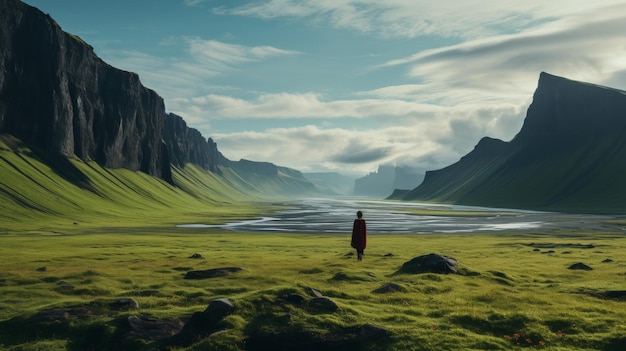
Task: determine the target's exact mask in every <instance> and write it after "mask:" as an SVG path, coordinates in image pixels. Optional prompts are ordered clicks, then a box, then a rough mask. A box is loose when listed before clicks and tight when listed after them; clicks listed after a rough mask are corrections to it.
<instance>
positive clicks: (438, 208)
mask: <svg viewBox="0 0 626 351" xmlns="http://www.w3.org/2000/svg"><path fill="white" fill-rule="evenodd" d="M273 205H281V207H283V209H281V210H278V211H275V212H273V213H271V214H270V215H269V216H267V217H262V218H255V219H250V220H243V221H238V222H230V223H225V224H221V225H209V224H201V223H195V224H180V225H178V227H193V228H221V229H226V230H232V231H236V232H286V233H347V232H350V231H351V230H352V221H353V220H354V218H356V211H358V210H361V211H363V213H364V215H363V217H364V218H365V219H366V221H367V231H368V233H370V234H409V233H411V234H429V233H472V232H477V233H478V232H481V233H483V232H489V231H498V232H502V231H507V232H510V231H520V230H524V231H528V230H532V231H537V232H545V231H551V230H556V229H568V228H569V229H581V228H589V229H593V230H598V229H603V230H610V231H615V230H617V231H620V230H622V229H621V228H619V227H614V226H610V225H607V224H606V223H605V221H606V220H607V219H608V218H611V217H608V216H600V215H584V214H564V213H555V212H538V211H526V210H513V209H497V208H485V207H473V206H457V205H436V204H421V203H412V202H395V201H377V200H369V199H358V198H357V199H354V198H350V199H343V198H332V199H327V198H304V199H299V200H294V201H290V202H283V203H275V204H273ZM420 210H429V211H433V212H434V213H438V214H437V215H419V214H416V213H415V212H416V211H420ZM455 213H456V214H455Z"/></svg>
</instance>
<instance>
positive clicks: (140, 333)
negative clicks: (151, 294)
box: [127, 315, 184, 340]
mask: <svg viewBox="0 0 626 351" xmlns="http://www.w3.org/2000/svg"><path fill="white" fill-rule="evenodd" d="M127 320H128V324H129V326H130V332H128V336H132V337H134V338H139V339H144V340H159V339H164V338H168V337H171V336H172V335H175V334H177V333H178V332H180V331H181V329H182V328H183V325H184V324H183V322H182V321H181V320H180V319H157V318H155V317H152V316H147V315H146V316H130V317H128V319H127Z"/></svg>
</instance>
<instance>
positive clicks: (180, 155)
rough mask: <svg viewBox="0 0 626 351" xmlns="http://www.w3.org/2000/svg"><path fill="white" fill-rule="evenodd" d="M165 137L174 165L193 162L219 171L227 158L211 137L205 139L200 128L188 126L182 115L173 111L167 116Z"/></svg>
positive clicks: (181, 165) (207, 168) (213, 170)
mask: <svg viewBox="0 0 626 351" xmlns="http://www.w3.org/2000/svg"><path fill="white" fill-rule="evenodd" d="M163 139H164V141H165V144H166V145H167V151H168V157H169V160H170V162H171V163H172V165H174V166H178V167H185V164H187V163H193V164H195V165H198V166H200V167H202V168H203V169H206V170H209V171H211V172H214V173H219V168H218V166H219V164H220V163H221V162H220V161H221V160H224V159H225V158H224V156H222V154H221V153H220V152H219V151H218V150H217V144H215V142H214V141H213V139H211V138H209V139H205V138H204V137H203V136H202V134H200V132H199V131H198V130H196V129H193V128H189V127H187V123H186V122H185V121H184V120H183V118H182V117H180V116H177V115H175V114H172V113H170V114H167V115H166V116H165V128H164V135H163ZM222 163H223V162H222Z"/></svg>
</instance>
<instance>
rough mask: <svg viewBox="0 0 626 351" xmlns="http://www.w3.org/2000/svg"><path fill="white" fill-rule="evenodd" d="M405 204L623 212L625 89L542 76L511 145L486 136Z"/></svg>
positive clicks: (625, 206)
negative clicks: (521, 125)
mask: <svg viewBox="0 0 626 351" xmlns="http://www.w3.org/2000/svg"><path fill="white" fill-rule="evenodd" d="M395 198H397V199H402V200H426V201H436V202H445V203H457V204H467V205H480V206H493V207H514V208H530V209H547V210H565V211H582V212H623V211H624V210H626V92H624V91H621V90H616V89H611V88H607V87H602V86H598V85H593V84H588V83H583V82H577V81H572V80H568V79H565V78H561V77H557V76H554V75H550V74H548V73H541V75H540V77H539V84H538V87H537V90H536V91H535V94H534V97H533V102H532V104H531V105H530V107H529V108H528V112H527V115H526V119H525V121H524V125H523V127H522V129H521V130H520V132H519V133H518V134H517V135H516V136H515V137H514V138H513V140H511V141H510V142H504V141H501V140H497V139H492V138H487V137H485V138H483V139H482V140H480V142H479V143H478V144H477V145H476V147H475V148H474V150H473V151H471V152H470V153H469V154H467V155H465V156H464V157H462V158H461V159H460V160H459V161H458V162H457V163H455V164H452V165H450V166H448V167H445V168H443V169H440V170H436V171H429V172H426V176H425V179H424V181H423V183H422V184H421V185H419V186H418V187H416V188H415V189H413V190H412V191H410V192H408V193H404V194H396V196H395Z"/></svg>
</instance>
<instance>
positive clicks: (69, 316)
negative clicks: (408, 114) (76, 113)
mask: <svg viewBox="0 0 626 351" xmlns="http://www.w3.org/2000/svg"><path fill="white" fill-rule="evenodd" d="M15 145H17V144H11V147H9V146H7V145H6V144H3V143H2V142H0V175H1V176H0V349H2V350H14V351H17V350H21V351H26V350H30V351H33V350H76V351H78V350H220V351H221V350H246V351H258V350H272V351H277V350H298V351H307V350H324V351H333V350H392V351H394V350H397V351H400V350H402V351H404V350H511V349H526V348H533V349H534V348H538V349H546V350H606V351H618V350H620V351H622V350H624V349H626V348H625V346H624V345H626V308H625V305H624V304H625V303H626V302H625V301H623V299H624V298H623V295H624V290H626V288H625V285H626V250H625V249H626V237H625V236H624V234H623V233H622V232H619V233H615V232H613V233H609V232H602V231H586V230H588V229H585V228H580V229H576V230H575V231H568V232H565V231H563V232H557V231H550V233H541V232H530V231H529V232H526V233H522V234H519V233H517V234H506V233H494V232H490V233H488V234H487V233H472V234H470V235H460V234H455V235H372V236H370V238H369V240H368V245H369V247H368V249H367V250H366V255H365V259H364V261H363V262H358V261H357V260H356V259H355V257H354V255H351V254H352V251H351V249H350V247H349V238H348V236H347V235H345V236H341V235H338V236H337V235H303V234H288V233H285V234H282V235H278V234H252V233H251V234H240V233H232V232H224V231H219V230H214V229H206V228H205V229H200V228H195V229H194V228H176V227H175V224H177V223H223V222H226V221H230V220H234V219H241V218H250V217H255V216H258V215H259V214H262V213H264V212H266V211H271V210H272V208H271V207H268V206H266V205H261V204H259V203H255V202H250V201H252V200H253V201H260V200H263V198H262V196H259V195H260V194H259V193H254V194H251V193H249V192H247V191H242V190H241V189H243V188H245V184H241V183H237V182H238V180H237V179H236V177H234V176H232V177H229V176H228V174H227V173H225V176H216V175H214V174H212V173H209V172H206V171H203V170H200V169H198V168H195V167H193V166H191V165H190V166H188V167H185V168H184V169H174V170H173V177H174V180H175V186H173V185H171V184H167V183H165V182H163V181H160V180H158V179H155V178H152V177H149V176H147V175H145V174H142V173H139V172H131V171H128V170H122V169H104V168H102V167H100V166H98V165H97V164H95V163H92V162H82V161H79V160H73V159H69V160H63V161H59V162H58V163H54V162H53V163H50V162H48V161H46V160H42V159H40V158H39V157H38V156H37V155H36V154H33V153H32V152H30V150H28V149H23V150H17V148H16V146H15ZM421 211H423V212H421V213H420V214H423V215H437V214H439V215H451V214H452V213H450V212H449V211H447V210H445V209H443V210H441V209H438V210H437V209H431V210H421ZM455 215H462V216H476V215H479V213H474V212H473V211H465V212H458V213H456V214H455ZM611 225H612V227H613V228H614V227H619V226H621V227H623V226H624V225H625V223H624V221H623V220H615V221H612V222H611ZM428 253H439V254H442V255H447V256H451V257H454V258H455V259H457V260H458V261H459V263H460V268H461V271H462V272H463V273H464V274H463V275H439V274H433V273H426V274H418V275H408V274H396V272H397V271H398V269H399V268H400V267H401V265H402V264H403V263H404V262H407V261H409V260H410V259H412V258H413V257H416V256H419V255H424V254H428ZM195 254H198V255H199V256H200V258H192V257H193V256H194V255H195ZM579 262H581V263H585V264H587V265H589V266H590V267H591V268H593V270H589V271H585V270H570V269H568V267H569V266H570V265H572V264H575V263H579ZM215 268H228V269H230V271H229V272H231V273H230V274H223V275H221V276H217V277H214V278H210V279H204V280H189V279H185V275H186V274H187V273H188V272H190V271H195V270H206V269H215ZM387 283H394V284H396V287H397V288H399V289H400V291H395V292H387V293H374V292H373V291H374V290H376V289H378V288H380V287H382V286H383V285H386V284H387ZM311 288H312V289H315V291H317V292H318V293H319V294H321V295H323V296H324V297H326V298H328V299H329V300H328V299H323V298H322V301H326V302H328V301H330V302H331V303H332V304H331V308H328V307H327V306H328V305H323V306H326V307H324V308H321V309H320V307H319V301H320V299H319V298H316V297H314V296H312V295H313V294H312V292H313V291H312V290H311ZM620 296H622V300H621V301H620V299H619V297H620ZM127 298H132V299H134V301H136V302H137V303H138V305H139V307H138V308H136V306H132V307H129V306H127V305H122V306H121V308H120V306H119V304H118V302H121V301H123V302H128V301H130V300H124V299H127ZM220 298H228V299H231V300H232V301H233V303H234V310H233V311H228V312H229V314H228V315H226V316H220V318H217V317H214V316H216V315H217V314H212V313H208V316H207V313H205V312H204V311H205V309H207V306H209V307H210V306H211V302H212V301H213V300H215V299H220ZM120 299H122V300H120ZM212 318H214V319H212ZM183 325H184V327H183ZM372 330H373V331H372Z"/></svg>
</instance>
